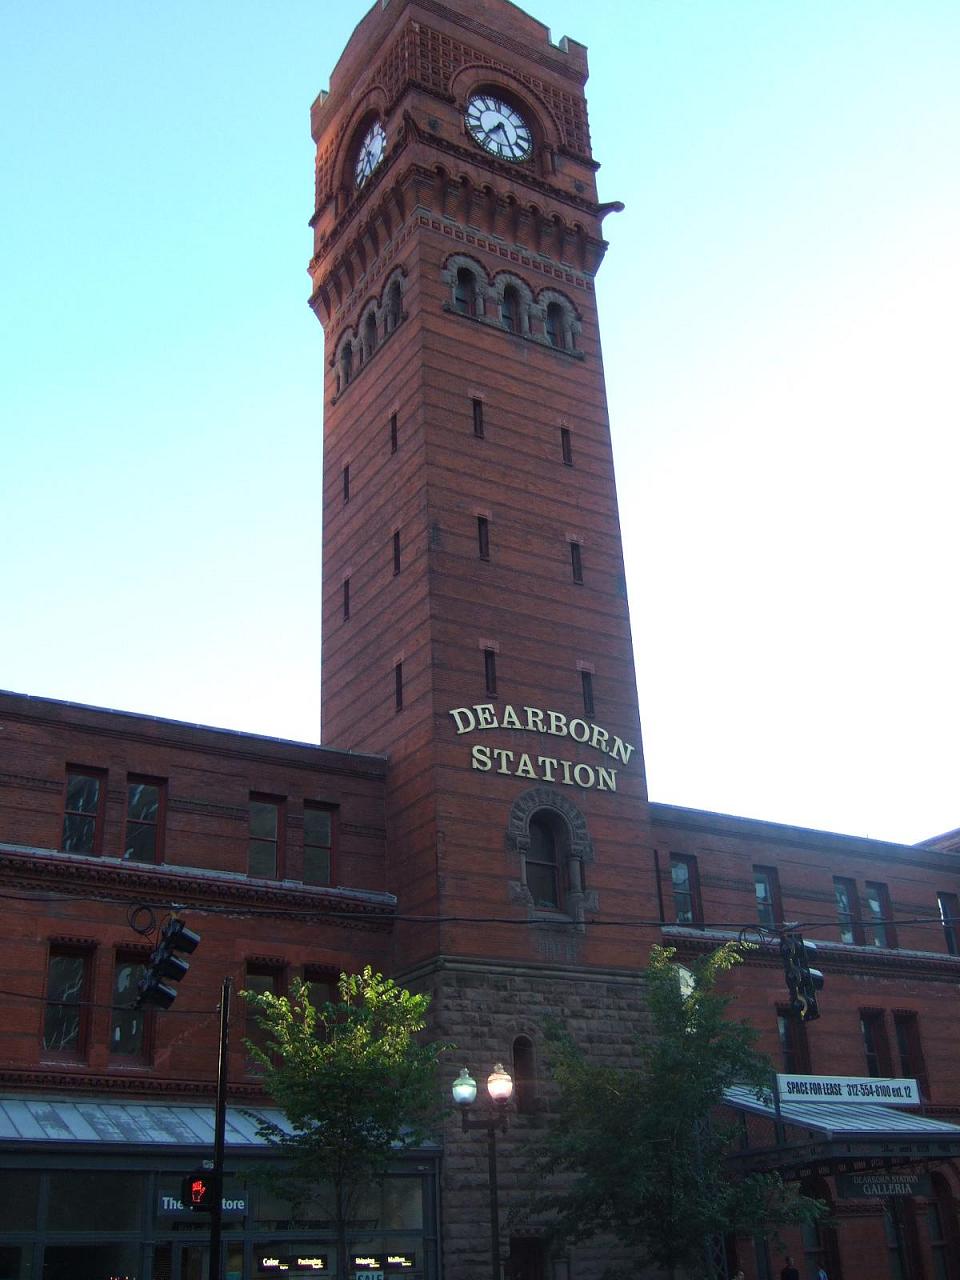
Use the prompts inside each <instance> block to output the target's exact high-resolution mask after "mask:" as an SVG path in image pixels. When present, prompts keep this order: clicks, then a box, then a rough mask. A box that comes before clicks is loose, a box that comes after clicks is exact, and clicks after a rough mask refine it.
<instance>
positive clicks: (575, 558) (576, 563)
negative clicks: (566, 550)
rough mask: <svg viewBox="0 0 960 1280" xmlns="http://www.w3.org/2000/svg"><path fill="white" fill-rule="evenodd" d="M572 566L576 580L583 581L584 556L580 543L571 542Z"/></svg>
mask: <svg viewBox="0 0 960 1280" xmlns="http://www.w3.org/2000/svg"><path fill="white" fill-rule="evenodd" d="M570 567H571V569H572V570H573V580H574V582H582V581H583V558H582V556H581V554H580V543H579V542H571V543H570Z"/></svg>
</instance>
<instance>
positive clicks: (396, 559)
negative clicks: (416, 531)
mask: <svg viewBox="0 0 960 1280" xmlns="http://www.w3.org/2000/svg"><path fill="white" fill-rule="evenodd" d="M393 572H394V573H395V574H397V573H399V572H400V530H399V529H397V530H395V532H394V535H393Z"/></svg>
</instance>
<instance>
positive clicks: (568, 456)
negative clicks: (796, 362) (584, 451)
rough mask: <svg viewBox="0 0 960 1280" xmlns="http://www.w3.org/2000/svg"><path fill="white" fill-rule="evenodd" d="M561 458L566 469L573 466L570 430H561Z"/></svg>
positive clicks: (566, 428)
mask: <svg viewBox="0 0 960 1280" xmlns="http://www.w3.org/2000/svg"><path fill="white" fill-rule="evenodd" d="M560 456H561V457H562V458H563V465H564V466H565V467H572V466H573V444H572V443H571V440H570V428H569V427H561V428H560Z"/></svg>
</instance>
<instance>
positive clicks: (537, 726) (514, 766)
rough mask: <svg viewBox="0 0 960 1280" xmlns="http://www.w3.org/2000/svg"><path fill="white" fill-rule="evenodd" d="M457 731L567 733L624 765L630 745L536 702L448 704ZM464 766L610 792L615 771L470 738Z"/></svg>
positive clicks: (563, 735)
mask: <svg viewBox="0 0 960 1280" xmlns="http://www.w3.org/2000/svg"><path fill="white" fill-rule="evenodd" d="M450 715H451V716H452V717H453V721H454V723H455V724H456V726H457V734H458V736H459V735H460V734H463V733H471V734H472V733H486V732H488V731H489V730H491V729H519V730H520V731H521V732H523V733H539V734H543V735H550V736H552V737H554V738H572V739H573V741H574V742H579V743H580V744H581V745H583V746H589V747H593V748H594V750H596V751H599V752H600V753H601V754H603V755H605V756H607V757H608V758H609V759H610V760H613V761H616V762H618V763H620V764H624V765H626V764H629V762H630V757H631V756H632V755H633V750H634V749H633V747H632V746H631V745H630V743H629V742H624V741H623V739H622V738H618V737H617V735H616V734H615V733H609V732H608V731H607V730H606V729H604V728H603V727H602V726H601V725H599V724H592V723H591V722H590V721H589V720H581V719H579V718H574V719H568V718H567V717H566V716H565V715H564V714H563V712H562V711H541V710H540V708H539V707H512V706H511V705H510V703H509V702H508V703H507V704H506V706H505V707H503V708H501V709H500V710H499V711H498V709H497V708H496V707H495V706H494V704H493V703H492V702H478V703H476V704H475V705H474V706H472V707H454V708H453V710H452V711H451V712H450ZM470 767H471V768H472V769H477V770H479V772H480V773H491V772H493V773H505V774H512V775H514V776H515V777H518V778H534V779H540V780H541V781H543V782H559V783H561V784H562V785H563V786H565V787H583V788H584V789H586V790H591V789H592V790H595V791H616V789H617V770H616V768H614V767H611V766H610V765H600V764H598V765H596V766H594V765H591V764H584V763H583V762H582V761H578V762H575V761H573V760H565V759H563V757H562V756H553V755H535V754H534V753H533V752H528V751H510V750H508V749H507V748H506V747H495V746H489V745H488V744H487V743H485V742H475V743H473V745H472V746H471V748H470Z"/></svg>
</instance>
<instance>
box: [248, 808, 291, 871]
mask: <svg viewBox="0 0 960 1280" xmlns="http://www.w3.org/2000/svg"><path fill="white" fill-rule="evenodd" d="M282 854H283V801H282V800H281V799H279V798H278V797H276V796H262V795H256V794H252V795H251V796H250V843H249V846H248V854H247V875H250V876H258V877H259V878H260V879H262V880H278V879H280V878H281V872H282V869H283V868H282V865H281V864H282V861H283V857H282Z"/></svg>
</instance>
